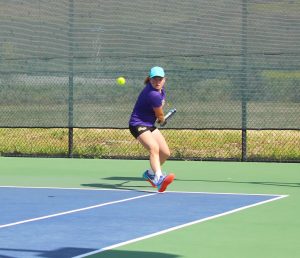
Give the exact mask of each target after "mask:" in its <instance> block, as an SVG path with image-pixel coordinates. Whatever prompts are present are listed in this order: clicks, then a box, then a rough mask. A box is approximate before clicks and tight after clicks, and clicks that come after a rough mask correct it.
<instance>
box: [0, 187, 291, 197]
mask: <svg viewBox="0 0 300 258" xmlns="http://www.w3.org/2000/svg"><path fill="white" fill-rule="evenodd" d="M0 188H25V189H27V188H29V189H60V190H82V191H125V192H128V191H132V192H145V193H157V191H155V190H134V189H132V190H131V189H107V188H99V189H95V188H80V187H52V186H15V185H2V186H1V185H0ZM164 193H182V194H197V193H199V194H220V195H224V194H228V195H230V194H232V195H262V196H282V197H287V196H289V195H286V194H266V193H265V194H260V193H255V194H253V193H220V192H186V191H165V192H164ZM159 194H163V193H159Z"/></svg>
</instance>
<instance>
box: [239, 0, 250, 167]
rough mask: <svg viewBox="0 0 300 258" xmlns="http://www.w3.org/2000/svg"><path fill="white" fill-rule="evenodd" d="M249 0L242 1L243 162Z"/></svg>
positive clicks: (243, 157)
mask: <svg viewBox="0 0 300 258" xmlns="http://www.w3.org/2000/svg"><path fill="white" fill-rule="evenodd" d="M247 5H248V3H247V0H242V46H241V52H242V55H241V56H242V61H241V84H240V89H241V97H242V161H247V94H246V90H247V89H248V86H249V85H248V77H247V56H248V49H247V40H248V39H247V29H248V28H247V25H248V24H247V20H248V8H247Z"/></svg>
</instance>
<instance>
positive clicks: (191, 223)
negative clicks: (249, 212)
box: [72, 195, 287, 258]
mask: <svg viewBox="0 0 300 258" xmlns="http://www.w3.org/2000/svg"><path fill="white" fill-rule="evenodd" d="M285 197H287V195H280V196H278V197H276V198H273V199H270V200H266V201H261V202H258V203H255V204H251V205H248V206H244V207H241V208H237V209H234V210H231V211H227V212H224V213H220V214H217V215H214V216H210V217H206V218H204V219H199V220H195V221H192V222H189V223H185V224H182V225H179V226H176V227H172V228H168V229H165V230H162V231H158V232H156V233H153V234H149V235H146V236H142V237H138V238H134V239H131V240H128V241H125V242H121V243H118V244H115V245H111V246H107V247H104V248H102V249H99V250H96V251H92V252H89V253H86V254H82V255H78V256H74V257H72V258H83V257H87V256H90V255H93V254H98V253H101V252H104V251H107V250H111V249H114V248H117V247H120V246H124V245H127V244H131V243H134V242H138V241H142V240H144V239H147V238H151V237H154V236H158V235H161V234H165V233H167V232H170V231H174V230H177V229H180V228H184V227H188V226H191V225H194V224H197V223H201V222H204V221H208V220H212V219H215V218H219V217H222V216H225V215H228V214H232V213H235V212H238V211H241V210H245V209H248V208H251V207H255V206H258V205H261V204H264V203H268V202H272V201H276V200H279V199H282V198H285Z"/></svg>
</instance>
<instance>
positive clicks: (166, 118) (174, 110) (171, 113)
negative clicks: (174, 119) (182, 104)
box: [160, 108, 176, 126]
mask: <svg viewBox="0 0 300 258" xmlns="http://www.w3.org/2000/svg"><path fill="white" fill-rule="evenodd" d="M175 112H176V108H173V109H171V110H170V111H169V112H168V113H167V114H166V115H165V121H164V122H162V123H160V126H165V125H166V124H167V120H168V119H169V117H171V116H172V115H173V114H174V113H175Z"/></svg>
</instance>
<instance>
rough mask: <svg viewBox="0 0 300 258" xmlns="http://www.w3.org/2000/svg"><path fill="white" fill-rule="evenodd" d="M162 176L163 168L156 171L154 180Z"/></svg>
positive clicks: (156, 180)
mask: <svg viewBox="0 0 300 258" xmlns="http://www.w3.org/2000/svg"><path fill="white" fill-rule="evenodd" d="M160 176H162V173H161V170H157V171H156V172H155V177H154V181H155V182H158V180H159V178H160Z"/></svg>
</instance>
